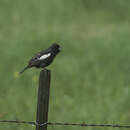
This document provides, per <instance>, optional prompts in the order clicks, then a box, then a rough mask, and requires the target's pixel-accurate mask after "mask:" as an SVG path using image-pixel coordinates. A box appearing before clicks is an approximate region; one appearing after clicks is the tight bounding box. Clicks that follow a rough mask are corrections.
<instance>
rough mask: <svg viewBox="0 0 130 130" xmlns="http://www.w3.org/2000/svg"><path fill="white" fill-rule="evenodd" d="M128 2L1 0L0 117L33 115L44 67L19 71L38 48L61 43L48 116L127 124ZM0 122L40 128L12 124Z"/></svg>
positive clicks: (21, 128)
mask: <svg viewBox="0 0 130 130" xmlns="http://www.w3.org/2000/svg"><path fill="white" fill-rule="evenodd" d="M128 5H129V1H125V2H124V1H123V2H122V1H121V0H115V1H114V2H113V1H112V0H109V2H107V3H106V2H104V1H101V3H99V2H98V1H97V0H95V1H89V0H86V1H84V0H82V1H79V0H75V2H74V1H72V0H70V1H64V0H56V1H51V2H50V1H42V0H39V1H35V0H28V1H25V0H22V1H19V0H13V1H9V0H1V1H0V16H1V19H0V27H1V30H0V45H1V46H0V52H1V55H0V59H1V64H0V79H1V80H0V86H1V87H0V120H3V119H9V120H15V119H18V120H29V121H31V120H35V115H36V103H37V86H38V76H39V71H40V70H36V69H31V70H28V71H26V72H25V73H24V74H23V75H20V76H19V75H18V72H19V71H20V70H21V69H22V68H23V67H24V66H25V65H26V63H27V61H28V60H29V58H30V57H31V56H32V55H33V54H34V53H36V52H38V51H39V50H41V49H43V48H47V47H48V46H49V45H50V44H51V43H53V42H59V43H60V44H61V46H62V48H63V51H62V53H60V54H59V55H58V56H57V57H56V59H55V61H54V62H53V64H52V65H51V66H50V67H49V69H51V71H52V80H51V98H50V110H49V111H50V112H49V121H54V122H56V121H61V122H81V123H82V122H86V123H97V124H98V123H103V124H104V123H105V124H106V123H121V124H122V125H129V124H130V123H129V118H130V111H129V107H130V104H129V98H130V94H129V93H130V87H129V86H130V81H129V76H130V72H129V70H130V67H129V66H130V60H129V55H130V44H129V41H130V37H129V34H130V29H129V25H130V24H129V12H130V10H129V8H128ZM1 129H7V130H17V129H19V130H25V129H28V130H33V129H35V127H32V126H19V125H9V124H8V125H0V130H1ZM48 129H58V130H60V129H62V130H65V129H68V130H73V129H79V130H80V129H81V130H82V129H84V128H75V127H52V126H49V128H48ZM86 129H88V130H93V129H96V130H98V129H99V128H86ZM106 130H107V129H106ZM108 130H112V128H109V129H108Z"/></svg>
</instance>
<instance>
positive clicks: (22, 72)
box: [20, 66, 30, 74]
mask: <svg viewBox="0 0 130 130" xmlns="http://www.w3.org/2000/svg"><path fill="white" fill-rule="evenodd" d="M28 68H30V66H26V67H25V68H24V69H23V70H22V71H21V72H20V74H22V73H23V72H24V71H25V70H27V69H28Z"/></svg>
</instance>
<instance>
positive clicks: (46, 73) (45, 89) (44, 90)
mask: <svg viewBox="0 0 130 130" xmlns="http://www.w3.org/2000/svg"><path fill="white" fill-rule="evenodd" d="M50 78H51V72H50V70H47V69H44V70H42V71H41V72H40V77H39V88H38V102H37V115H36V123H37V124H43V123H45V122H48V108H49V90H50ZM36 130H47V125H44V126H42V125H41V126H40V125H37V126H36Z"/></svg>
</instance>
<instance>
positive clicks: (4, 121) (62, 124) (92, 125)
mask: <svg viewBox="0 0 130 130" xmlns="http://www.w3.org/2000/svg"><path fill="white" fill-rule="evenodd" d="M0 123H14V124H29V125H34V126H45V125H53V126H81V127H113V128H130V125H119V124H86V123H62V122H45V123H43V124H39V123H37V122H34V121H18V120H0Z"/></svg>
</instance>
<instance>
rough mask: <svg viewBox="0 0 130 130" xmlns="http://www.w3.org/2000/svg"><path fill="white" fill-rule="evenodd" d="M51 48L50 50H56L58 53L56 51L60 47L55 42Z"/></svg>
mask: <svg viewBox="0 0 130 130" xmlns="http://www.w3.org/2000/svg"><path fill="white" fill-rule="evenodd" d="M51 48H52V50H53V51H54V52H56V53H58V52H60V51H61V47H60V45H58V44H57V43H54V44H52V46H51Z"/></svg>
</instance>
